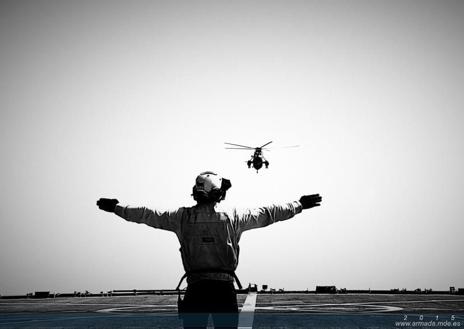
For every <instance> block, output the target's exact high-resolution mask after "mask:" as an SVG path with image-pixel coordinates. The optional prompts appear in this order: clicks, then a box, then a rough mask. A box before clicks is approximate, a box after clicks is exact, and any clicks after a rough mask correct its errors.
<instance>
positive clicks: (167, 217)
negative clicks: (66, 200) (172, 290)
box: [97, 171, 322, 328]
mask: <svg viewBox="0 0 464 329" xmlns="http://www.w3.org/2000/svg"><path fill="white" fill-rule="evenodd" d="M231 186H232V185H231V183H230V181H229V180H227V179H225V178H221V177H219V176H218V175H217V174H215V173H213V172H210V171H206V172H203V173H201V174H200V175H198V176H197V178H196V181H195V185H194V187H193V193H192V196H193V198H194V199H195V201H196V202H197V204H196V205H195V206H193V207H181V208H179V209H177V210H174V211H159V210H151V209H148V208H145V207H130V206H122V205H120V204H119V202H118V200H117V199H105V198H102V199H99V200H98V201H97V205H98V206H99V208H100V209H102V210H105V211H108V212H114V213H115V214H116V215H118V216H120V217H122V218H124V219H125V220H127V221H131V222H135V223H143V224H146V225H148V226H151V227H154V228H159V229H163V230H168V231H172V232H174V233H176V235H177V238H178V239H179V242H180V246H181V248H180V252H181V256H182V263H183V266H184V269H185V273H186V274H185V276H186V277H187V290H186V292H185V296H184V299H183V300H179V314H180V315H183V316H182V318H183V321H184V327H185V328H206V326H207V322H208V316H209V314H211V315H212V316H213V321H214V324H215V326H216V327H221V328H226V327H228V328H236V327H237V323H238V306H237V295H236V292H235V288H234V280H236V279H237V277H236V276H235V269H236V268H237V265H238V260H239V245H238V243H239V240H240V237H241V235H242V233H243V232H245V231H247V230H251V229H254V228H258V227H265V226H268V225H270V224H273V223H275V222H278V221H283V220H286V219H289V218H292V217H293V216H294V215H296V214H298V213H300V212H301V211H302V209H308V208H312V207H317V206H319V205H320V202H321V200H322V198H321V196H319V194H313V195H304V196H302V197H301V198H300V200H299V201H293V202H289V203H283V204H274V205H271V206H267V207H260V208H256V209H247V210H245V211H238V210H236V209H234V210H232V211H230V212H220V211H216V205H217V203H218V202H220V201H221V200H224V198H225V196H226V191H227V190H228V189H229V188H230V187H231ZM237 283H238V284H239V282H237ZM179 285H180V283H179ZM224 315H227V316H224Z"/></svg>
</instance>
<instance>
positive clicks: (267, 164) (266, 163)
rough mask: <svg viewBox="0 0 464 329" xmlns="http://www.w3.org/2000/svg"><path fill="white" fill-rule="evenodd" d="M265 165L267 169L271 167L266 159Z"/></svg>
mask: <svg viewBox="0 0 464 329" xmlns="http://www.w3.org/2000/svg"><path fill="white" fill-rule="evenodd" d="M264 165H265V166H266V169H267V168H269V161H264Z"/></svg>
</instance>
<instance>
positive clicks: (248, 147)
mask: <svg viewBox="0 0 464 329" xmlns="http://www.w3.org/2000/svg"><path fill="white" fill-rule="evenodd" d="M224 144H227V145H232V146H239V147H245V148H247V149H252V150H254V149H255V148H254V147H251V146H245V145H240V144H232V143H224Z"/></svg>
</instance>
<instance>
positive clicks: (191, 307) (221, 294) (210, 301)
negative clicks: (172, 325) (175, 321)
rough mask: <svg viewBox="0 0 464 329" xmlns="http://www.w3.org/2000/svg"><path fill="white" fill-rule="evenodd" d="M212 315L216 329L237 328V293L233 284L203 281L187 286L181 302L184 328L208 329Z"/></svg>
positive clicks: (180, 312) (180, 307) (180, 311)
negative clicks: (209, 318)
mask: <svg viewBox="0 0 464 329" xmlns="http://www.w3.org/2000/svg"><path fill="white" fill-rule="evenodd" d="M210 314H211V316H212V318H213V322H214V326H215V328H237V325H238V305H237V293H236V292H235V288H234V284H233V282H227V281H219V280H202V281H198V282H196V283H193V284H189V285H188V286H187V291H186V292H185V296H184V299H183V300H182V301H179V315H180V316H181V317H182V320H183V322H184V328H186V329H187V328H206V327H207V325H208V317H209V315H210Z"/></svg>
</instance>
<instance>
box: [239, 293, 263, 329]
mask: <svg viewBox="0 0 464 329" xmlns="http://www.w3.org/2000/svg"><path fill="white" fill-rule="evenodd" d="M257 297H258V293H257V292H252V291H250V292H249V293H248V296H247V298H246V299H245V302H244V303H243V306H242V310H241V311H240V315H239V318H238V329H252V328H253V320H254V314H255V308H256V298H257Z"/></svg>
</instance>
